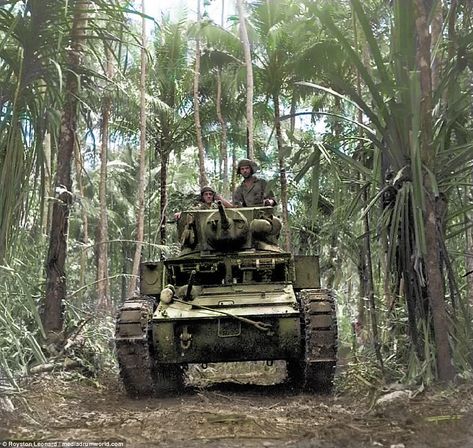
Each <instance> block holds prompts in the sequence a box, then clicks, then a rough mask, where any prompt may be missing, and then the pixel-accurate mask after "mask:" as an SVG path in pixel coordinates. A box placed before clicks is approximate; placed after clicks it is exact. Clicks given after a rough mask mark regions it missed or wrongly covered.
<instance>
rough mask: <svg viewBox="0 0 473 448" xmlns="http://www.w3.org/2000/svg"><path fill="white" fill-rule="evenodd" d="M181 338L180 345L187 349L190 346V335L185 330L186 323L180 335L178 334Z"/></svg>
mask: <svg viewBox="0 0 473 448" xmlns="http://www.w3.org/2000/svg"><path fill="white" fill-rule="evenodd" d="M179 339H180V340H181V347H182V349H183V350H188V349H189V347H190V346H191V342H192V335H191V334H190V333H189V332H188V331H187V325H185V326H184V328H183V330H182V333H181V335H180V336H179Z"/></svg>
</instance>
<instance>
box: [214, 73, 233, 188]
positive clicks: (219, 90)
mask: <svg viewBox="0 0 473 448" xmlns="http://www.w3.org/2000/svg"><path fill="white" fill-rule="evenodd" d="M216 106H217V118H218V122H219V123H220V130H221V136H222V137H221V142H220V156H221V158H222V164H223V176H222V177H223V195H224V196H227V195H228V194H229V191H230V189H229V182H228V151H227V123H225V120H224V118H223V115H222V77H221V74H220V67H219V68H218V71H217V105H216Z"/></svg>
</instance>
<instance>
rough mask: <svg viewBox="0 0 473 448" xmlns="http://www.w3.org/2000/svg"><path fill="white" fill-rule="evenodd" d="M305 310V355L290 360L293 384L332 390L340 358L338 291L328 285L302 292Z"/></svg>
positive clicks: (303, 350)
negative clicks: (335, 291) (337, 313)
mask: <svg viewBox="0 0 473 448" xmlns="http://www.w3.org/2000/svg"><path fill="white" fill-rule="evenodd" d="M298 298H299V300H300V311H301V330H302V332H301V333H302V334H301V336H302V341H303V342H302V348H303V349H302V356H301V359H300V360H297V361H288V363H287V370H288V377H289V380H290V382H291V383H292V385H293V386H296V387H300V388H302V389H305V390H310V391H317V392H323V393H328V392H330V391H331V390H332V387H333V379H334V376H335V366H336V362H337V361H336V359H337V340H338V333H337V316H336V311H335V300H334V295H333V293H332V292H331V291H329V290H325V289H303V290H301V291H300V292H299V293H298Z"/></svg>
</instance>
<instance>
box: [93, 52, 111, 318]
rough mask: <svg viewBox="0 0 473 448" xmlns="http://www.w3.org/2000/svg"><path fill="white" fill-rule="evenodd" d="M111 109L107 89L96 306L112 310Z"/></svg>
mask: <svg viewBox="0 0 473 448" xmlns="http://www.w3.org/2000/svg"><path fill="white" fill-rule="evenodd" d="M105 54H106V57H107V69H106V70H107V73H106V75H107V78H108V81H107V82H110V81H111V79H112V78H113V71H114V68H113V61H112V57H113V55H112V53H111V50H110V49H109V48H106V50H105ZM111 110H112V98H111V94H110V92H109V91H107V92H106V93H105V96H104V98H103V104H102V129H101V136H102V142H101V145H100V183H99V207H100V217H99V225H98V238H97V299H98V300H97V308H98V309H99V310H103V311H112V302H111V298H110V280H109V279H108V243H107V241H108V217H107V216H108V215H107V159H108V139H109V122H110V113H111Z"/></svg>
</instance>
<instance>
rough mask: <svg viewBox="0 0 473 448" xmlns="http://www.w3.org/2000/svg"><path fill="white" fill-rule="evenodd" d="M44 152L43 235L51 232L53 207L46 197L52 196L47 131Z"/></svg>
mask: <svg viewBox="0 0 473 448" xmlns="http://www.w3.org/2000/svg"><path fill="white" fill-rule="evenodd" d="M43 152H44V184H43V185H44V187H43V200H42V218H41V233H42V234H43V235H48V234H49V231H50V229H49V223H50V222H51V221H50V212H51V211H52V207H51V205H50V201H48V200H47V199H46V198H48V197H51V172H52V170H51V134H50V133H49V132H46V133H45V134H44V140H43Z"/></svg>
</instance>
